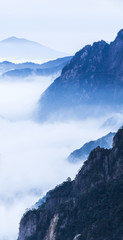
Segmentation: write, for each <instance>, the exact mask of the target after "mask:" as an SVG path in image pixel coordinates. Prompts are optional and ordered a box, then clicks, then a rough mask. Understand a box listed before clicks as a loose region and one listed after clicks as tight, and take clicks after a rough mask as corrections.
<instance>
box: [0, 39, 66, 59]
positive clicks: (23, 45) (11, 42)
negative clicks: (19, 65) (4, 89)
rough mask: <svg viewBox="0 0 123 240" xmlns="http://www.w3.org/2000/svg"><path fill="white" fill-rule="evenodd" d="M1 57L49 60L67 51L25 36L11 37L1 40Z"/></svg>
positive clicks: (63, 54)
mask: <svg viewBox="0 0 123 240" xmlns="http://www.w3.org/2000/svg"><path fill="white" fill-rule="evenodd" d="M0 53H1V54H0V57H1V58H5V59H9V60H11V59H14V58H15V59H17V60H18V59H20V60H22V59H26V60H30V61H34V60H45V59H46V60H47V59H55V58H58V57H63V56H65V53H62V52H58V51H56V50H53V49H51V48H48V47H46V46H43V45H41V44H40V43H37V42H34V41H30V40H27V39H25V38H17V37H14V36H12V37H9V38H7V39H4V40H2V41H0Z"/></svg>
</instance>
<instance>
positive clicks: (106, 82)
mask: <svg viewBox="0 0 123 240" xmlns="http://www.w3.org/2000/svg"><path fill="white" fill-rule="evenodd" d="M122 96H123V29H122V30H121V31H120V32H119V33H118V34H117V37H116V39H115V40H114V41H113V42H111V43H110V44H108V43H106V42H105V41H99V42H95V43H94V44H93V45H92V46H91V45H87V46H85V47H84V48H83V49H82V50H80V51H79V52H77V53H76V54H75V56H74V57H73V58H72V59H71V61H70V63H68V64H67V65H66V66H65V67H64V68H63V70H62V73H61V76H60V77H59V78H57V79H56V80H55V81H54V82H53V83H52V84H51V85H50V86H49V88H48V89H47V90H46V91H45V92H44V94H43V95H42V97H41V99H40V101H39V118H40V119H43V118H49V117H51V116H53V114H56V115H55V117H56V116H57V117H58V116H62V115H64V114H65V116H67V117H71V115H72V116H73V117H75V116H77V115H78V116H86V115H88V114H89V111H90V115H92V116H93V114H96V110H95V111H93V108H94V109H95V106H99V108H98V109H97V111H99V110H100V113H102V106H103V107H104V110H105V109H106V106H109V107H111V106H113V108H114V106H115V107H117V106H119V105H121V104H123V97H122ZM40 105H41V109H40ZM87 106H90V109H89V108H88V107H87ZM100 106H101V107H100ZM65 116H64V117H65Z"/></svg>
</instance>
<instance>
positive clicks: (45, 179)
mask: <svg viewBox="0 0 123 240" xmlns="http://www.w3.org/2000/svg"><path fill="white" fill-rule="evenodd" d="M4 81H5V80H4ZM51 81H52V80H51V79H49V78H48V79H47V78H45V79H40V78H37V79H31V80H30V81H29V80H28V81H25V82H23V81H22V80H20V81H18V82H17V81H10V82H9V81H5V82H3V81H1V82H0V115H2V116H3V117H2V118H0V212H1V214H0V222H1V229H2V230H1V231H0V240H3V239H4V238H3V237H7V238H8V239H9V240H14V239H15V236H17V233H18V226H19V221H20V219H21V217H22V214H23V213H24V212H25V209H26V208H29V207H30V206H31V205H33V204H34V203H35V202H36V201H37V200H38V199H39V198H40V197H41V196H42V195H44V194H45V193H46V191H48V190H49V189H52V188H53V187H55V185H57V184H60V183H61V182H62V181H64V180H66V179H67V177H68V176H70V177H72V178H74V177H75V175H76V173H77V172H78V170H79V168H80V167H81V163H79V164H75V165H72V164H70V163H68V162H67V161H66V158H67V156H68V155H69V154H70V153H71V152H72V151H73V150H74V149H76V148H79V147H81V146H82V145H83V144H84V143H85V142H87V141H89V140H92V139H97V138H99V137H101V136H102V135H105V134H106V133H108V132H109V131H110V130H111V128H110V127H109V124H107V125H105V126H103V127H101V126H102V125H103V123H104V121H105V120H106V118H105V117H104V118H102V117H101V118H95V119H94V118H93V119H92V118H89V119H86V120H82V121H72V120H71V121H67V122H65V121H64V122H53V123H48V122H46V123H42V124H38V123H36V122H33V121H32V120H31V118H29V116H31V115H32V112H33V111H34V110H35V108H36V102H37V100H38V98H39V97H40V94H41V92H43V90H44V89H45V88H46V87H47V85H49V83H50V82H51ZM10 120H11V121H10ZM115 127H116V126H115Z"/></svg>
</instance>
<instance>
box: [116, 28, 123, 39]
mask: <svg viewBox="0 0 123 240" xmlns="http://www.w3.org/2000/svg"><path fill="white" fill-rule="evenodd" d="M116 39H120V40H123V29H121V30H120V31H119V32H118V34H117V38H116Z"/></svg>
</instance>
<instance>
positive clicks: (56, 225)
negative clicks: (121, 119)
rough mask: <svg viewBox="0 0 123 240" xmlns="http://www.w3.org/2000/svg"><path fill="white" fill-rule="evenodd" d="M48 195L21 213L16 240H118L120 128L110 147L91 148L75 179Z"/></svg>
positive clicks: (121, 229)
mask: <svg viewBox="0 0 123 240" xmlns="http://www.w3.org/2000/svg"><path fill="white" fill-rule="evenodd" d="M48 196H49V197H48V198H47V199H46V202H45V203H44V204H42V205H41V206H39V208H38V209H37V210H36V209H34V210H30V211H28V212H27V213H26V214H25V215H24V216H23V218H22V219H21V222H20V230H19V237H18V240H39V239H41V240H122V239H123V128H121V129H119V131H118V132H117V133H116V135H115V137H114V141H113V147H112V149H104V148H100V147H97V148H96V149H94V150H93V151H92V152H91V153H90V155H89V158H88V160H87V161H86V162H85V163H84V165H83V167H82V168H81V169H80V171H79V173H78V174H77V176H76V178H75V180H73V181H66V182H64V183H63V184H61V185H59V186H57V187H56V188H55V189H54V190H52V191H50V192H49V194H48Z"/></svg>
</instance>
